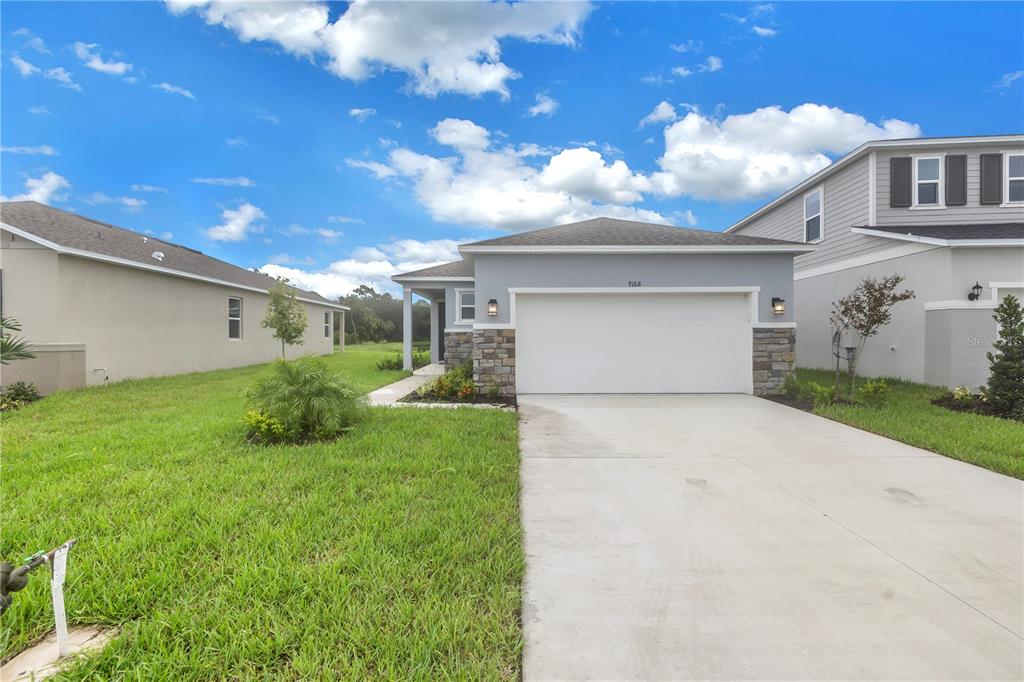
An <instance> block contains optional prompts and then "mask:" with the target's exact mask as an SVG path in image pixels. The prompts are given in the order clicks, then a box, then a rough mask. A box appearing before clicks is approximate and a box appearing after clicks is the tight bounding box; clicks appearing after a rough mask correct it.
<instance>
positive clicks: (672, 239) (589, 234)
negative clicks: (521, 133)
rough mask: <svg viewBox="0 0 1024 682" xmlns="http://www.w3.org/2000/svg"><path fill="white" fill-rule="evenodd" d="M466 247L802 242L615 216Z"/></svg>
mask: <svg viewBox="0 0 1024 682" xmlns="http://www.w3.org/2000/svg"><path fill="white" fill-rule="evenodd" d="M464 246H469V247H481V246H482V247H487V246H805V245H804V244H800V243H798V242H788V241H782V240H779V239H768V238H766V237H751V236H747V235H738V234H725V233H724V232H708V231H706V230H693V229H689V228H682V227H670V226H667V225H655V224H653V223H641V222H636V221H633V220H619V219H618V218H592V219H590V220H584V221H581V222H578V223H569V224H567V225H557V226H555V227H546V228H544V229H541V230H531V231H529V232H520V233H518V234H511V235H508V236H507V237H496V238H494V239H485V240H483V241H479V242H473V243H471V244H465V245H464Z"/></svg>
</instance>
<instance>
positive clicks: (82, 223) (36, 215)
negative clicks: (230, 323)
mask: <svg viewBox="0 0 1024 682" xmlns="http://www.w3.org/2000/svg"><path fill="white" fill-rule="evenodd" d="M0 221H2V222H3V223H5V224H7V225H10V226H11V227H16V228H18V229H19V230H23V231H25V232H28V233H29V234H32V235H35V236H36V237H39V238H41V239H45V240H46V241H48V242H52V243H54V244H56V245H57V246H59V247H63V248H68V249H77V250H79V251H88V252H90V253H95V254H99V255H101V256H112V257H114V258H121V259H124V260H129V261H134V262H136V263H141V264H143V265H147V266H153V267H160V268H165V269H168V270H174V271H177V272H181V273H184V274H187V275H197V276H199V277H206V278H210V279H216V280H221V281H223V282H228V283H230V284H237V285H240V286H245V287H252V288H257V289H262V290H266V289H267V288H269V287H270V286H271V285H273V283H274V278H273V277H270V276H269V275H264V274H261V273H258V272H253V271H252V270H247V269H245V268H242V267H239V266H237V265H232V264H231V263H227V262H225V261H222V260H218V259H217V258H213V257H211V256H207V255H206V254H204V253H202V252H200V251H196V250H195V249H190V248H188V247H185V246H179V245H177V244H172V243H171V242H168V241H164V240H162V239H157V238H156V237H149V236H147V235H144V234H140V233H138V232H133V231H132V230H127V229H125V228H123V227H117V226H114V225H109V224H107V223H102V222H99V221H97V220H93V219H91V218H86V217H84V216H80V215H78V214H77V213H70V212H68V211H62V210H60V209H58V208H53V207H52V206H47V205H45V204H40V203H37V202H35V201H6V202H3V203H0ZM156 251H159V252H161V253H163V258H162V260H157V259H156V258H154V257H153V253H154V252H156ZM292 288H293V289H295V292H296V294H297V295H299V296H301V297H302V298H305V299H308V300H312V301H320V302H324V303H330V304H332V305H338V304H337V303H336V302H335V301H331V300H329V299H326V298H324V297H323V296H320V295H319V294H317V293H314V292H312V291H306V290H304V289H298V288H296V287H292Z"/></svg>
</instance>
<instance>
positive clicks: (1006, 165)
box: [999, 149, 1024, 208]
mask: <svg viewBox="0 0 1024 682" xmlns="http://www.w3.org/2000/svg"><path fill="white" fill-rule="evenodd" d="M999 153H1000V154H1002V155H1003V203H1001V204H999V208H1020V207H1021V206H1024V201H1010V157H1011V156H1024V149H1015V150H1013V151H1009V152H999ZM1013 179H1014V180H1024V176H1021V175H1015V176H1014V178H1013Z"/></svg>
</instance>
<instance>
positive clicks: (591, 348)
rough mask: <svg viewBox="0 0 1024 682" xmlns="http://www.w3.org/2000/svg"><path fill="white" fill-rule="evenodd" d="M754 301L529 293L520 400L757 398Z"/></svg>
mask: <svg viewBox="0 0 1024 682" xmlns="http://www.w3.org/2000/svg"><path fill="white" fill-rule="evenodd" d="M748 311H749V304H748V299H747V296H746V295H744V294H641V293H638V294H530V295H523V294H520V295H519V296H518V297H517V302H516V318H517V319H516V356H517V358H516V382H517V387H518V390H519V392H520V393H686V392H693V393H727V392H741V393H749V392H750V391H751V388H752V385H751V383H752V376H751V359H750V358H751V331H750V322H749V318H748V314H749V312H748Z"/></svg>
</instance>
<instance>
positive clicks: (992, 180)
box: [980, 154, 1003, 204]
mask: <svg viewBox="0 0 1024 682" xmlns="http://www.w3.org/2000/svg"><path fill="white" fill-rule="evenodd" d="M980 162H981V203H983V204H1001V203H1003V155H1002V154H982V155H981V157H980Z"/></svg>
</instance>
